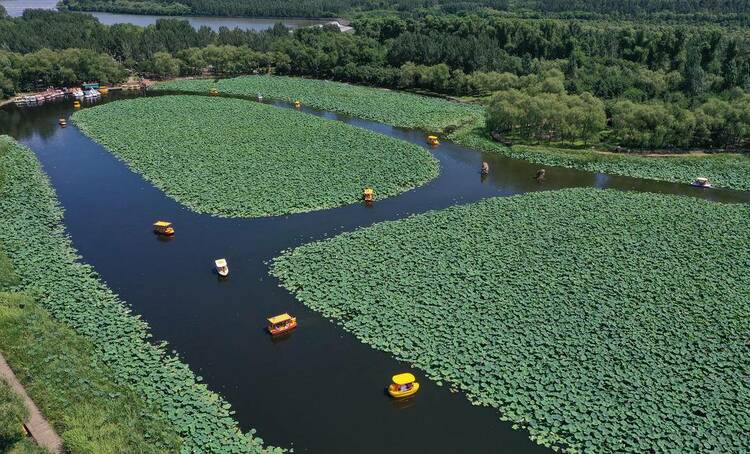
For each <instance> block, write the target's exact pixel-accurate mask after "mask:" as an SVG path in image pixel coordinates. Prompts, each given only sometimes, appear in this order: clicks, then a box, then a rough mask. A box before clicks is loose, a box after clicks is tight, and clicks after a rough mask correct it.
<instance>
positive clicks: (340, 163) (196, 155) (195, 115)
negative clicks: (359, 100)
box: [73, 96, 439, 217]
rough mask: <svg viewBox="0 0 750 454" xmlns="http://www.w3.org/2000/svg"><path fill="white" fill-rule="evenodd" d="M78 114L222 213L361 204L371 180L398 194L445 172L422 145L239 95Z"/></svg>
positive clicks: (147, 168)
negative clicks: (233, 97) (237, 97)
mask: <svg viewBox="0 0 750 454" xmlns="http://www.w3.org/2000/svg"><path fill="white" fill-rule="evenodd" d="M73 120H74V121H75V122H76V124H77V125H78V126H79V127H80V128H81V129H82V130H83V131H84V132H86V133H87V134H89V135H91V136H92V137H93V138H94V139H96V140H97V141H99V142H100V143H102V144H103V145H105V146H106V147H108V148H109V149H110V150H112V151H113V152H114V153H115V154H116V155H117V156H119V157H120V158H122V159H123V160H124V161H125V162H127V163H128V165H130V166H131V167H133V168H134V169H135V170H136V171H138V172H140V173H142V174H143V175H144V176H145V177H146V178H147V179H148V180H149V181H151V182H153V183H154V184H155V185H156V186H157V187H159V188H160V189H162V190H164V191H165V192H166V193H167V194H168V195H169V196H170V197H173V198H174V199H175V200H178V201H180V202H181V203H183V204H185V205H186V206H188V207H190V208H191V209H193V210H195V211H197V212H201V213H211V214H215V215H218V216H246V217H254V216H270V215H279V214H288V213H300V212H305V211H312V210H318V209H322V208H331V207H336V206H341V205H345V204H350V203H356V202H358V201H361V200H362V190H363V188H365V187H372V188H374V189H375V191H376V193H377V196H378V198H384V197H389V196H393V195H396V194H399V193H401V192H403V191H406V190H409V189H412V188H414V187H416V186H420V185H422V184H424V183H425V182H427V181H429V180H431V179H432V178H434V177H436V176H437V175H438V171H439V167H438V163H437V160H436V159H435V158H434V157H433V156H432V155H431V154H430V153H429V152H428V151H427V150H425V149H424V148H422V147H419V146H417V145H412V144H409V143H407V142H403V141H400V140H396V139H392V138H390V137H387V136H383V135H381V134H376V133H373V132H370V131H366V130H363V129H359V128H355V127H353V126H350V125H347V124H345V123H341V122H337V121H331V120H324V119H322V118H319V117H316V116H313V115H308V114H305V113H301V112H296V111H293V110H287V109H279V108H276V107H273V106H268V105H265V104H260V103H256V102H250V101H244V100H238V99H229V98H210V97H206V96H159V97H152V98H142V99H137V100H130V101H121V102H116V103H109V104H104V105H102V106H98V107H95V108H92V109H84V110H81V111H79V112H77V113H76V114H75V115H73ZM187 131H189V134H187V133H186V132H187Z"/></svg>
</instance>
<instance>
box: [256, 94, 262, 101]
mask: <svg viewBox="0 0 750 454" xmlns="http://www.w3.org/2000/svg"><path fill="white" fill-rule="evenodd" d="M255 98H256V99H257V100H258V102H263V95H261V94H260V93H258V94H257V95H255Z"/></svg>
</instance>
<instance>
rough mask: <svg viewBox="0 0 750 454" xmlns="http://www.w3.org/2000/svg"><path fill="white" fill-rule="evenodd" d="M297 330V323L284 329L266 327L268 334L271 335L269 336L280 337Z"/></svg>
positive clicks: (292, 323) (290, 324)
mask: <svg viewBox="0 0 750 454" xmlns="http://www.w3.org/2000/svg"><path fill="white" fill-rule="evenodd" d="M296 328H297V322H291V323H289V324H288V325H287V326H286V327H284V328H271V327H270V326H269V327H268V332H269V333H270V334H271V336H281V335H282V334H286V333H289V332H292V331H294V330H295V329H296Z"/></svg>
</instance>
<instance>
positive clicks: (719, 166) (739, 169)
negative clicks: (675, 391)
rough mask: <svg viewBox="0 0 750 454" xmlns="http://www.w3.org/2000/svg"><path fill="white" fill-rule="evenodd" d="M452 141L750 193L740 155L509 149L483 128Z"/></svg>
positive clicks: (749, 165) (542, 160)
mask: <svg viewBox="0 0 750 454" xmlns="http://www.w3.org/2000/svg"><path fill="white" fill-rule="evenodd" d="M450 139H451V140H453V141H455V142H456V143H459V144H461V145H464V146H466V147H471V148H474V149H477V150H483V151H489V152H496V153H501V154H503V155H505V156H508V157H511V158H516V159H524V160H526V161H530V162H534V163H538V164H543V165H550V166H558V167H568V168H574V169H581V170H586V171H589V172H601V173H609V174H613V175H624V176H628V177H636V178H647V179H649V180H660V181H670V182H674V183H686V184H689V183H692V182H693V181H694V180H695V178H696V177H707V178H708V179H709V180H711V182H712V183H713V185H714V186H716V187H723V188H731V189H738V190H741V191H750V156H744V155H740V154H725V153H717V154H711V155H679V154H676V155H671V156H639V155H633V154H620V153H598V152H593V151H589V150H569V149H560V148H554V147H544V146H531V145H514V146H513V147H506V146H504V145H502V144H500V143H497V142H494V141H492V140H490V139H489V138H488V137H487V134H486V133H485V131H484V130H483V129H482V128H481V127H479V128H477V129H470V128H467V129H462V130H459V131H456V132H454V133H453V134H451V135H450Z"/></svg>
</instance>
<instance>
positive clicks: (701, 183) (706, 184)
mask: <svg viewBox="0 0 750 454" xmlns="http://www.w3.org/2000/svg"><path fill="white" fill-rule="evenodd" d="M693 186H695V187H696V188H706V189H708V188H712V187H713V185H712V184H711V182H710V181H708V178H706V177H698V178H696V179H695V181H693Z"/></svg>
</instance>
